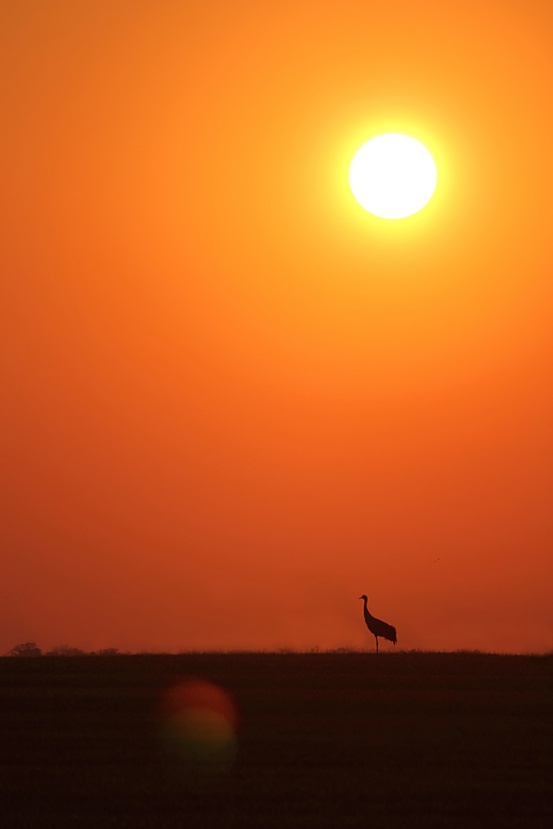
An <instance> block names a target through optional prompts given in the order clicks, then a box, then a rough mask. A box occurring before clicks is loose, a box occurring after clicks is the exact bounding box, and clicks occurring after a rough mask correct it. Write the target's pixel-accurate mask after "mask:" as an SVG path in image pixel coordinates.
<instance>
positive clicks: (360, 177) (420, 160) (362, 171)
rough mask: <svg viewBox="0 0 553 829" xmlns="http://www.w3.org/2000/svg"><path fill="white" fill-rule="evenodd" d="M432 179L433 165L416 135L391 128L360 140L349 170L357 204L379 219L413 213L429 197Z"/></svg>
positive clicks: (434, 185)
mask: <svg viewBox="0 0 553 829" xmlns="http://www.w3.org/2000/svg"><path fill="white" fill-rule="evenodd" d="M436 180H437V171H436V165H435V163H434V159H433V158H432V156H431V155H430V153H429V152H428V150H427V149H426V147H424V146H423V145H422V144H421V143H420V141H417V139H416V138H411V137H410V136H409V135H402V134H400V133H395V132H392V133H386V134H385V135H378V136H376V137H375V138H371V140H370V141H367V143H366V144H363V146H362V147H360V149H359V150H358V151H357V152H356V154H355V155H354V157H353V161H352V162H351V166H350V170H349V181H350V186H351V189H352V191H353V195H354V196H355V198H356V199H357V201H358V202H359V204H360V205H361V206H362V207H364V208H365V210H367V211H368V212H369V213H372V214H373V215H375V216H380V217H381V218H383V219H403V218H405V217H406V216H411V215H412V214H413V213H417V212H418V211H419V210H421V209H422V208H423V207H424V206H425V205H426V204H427V203H428V202H429V201H430V199H431V198H432V194H433V193H434V189H435V187H436Z"/></svg>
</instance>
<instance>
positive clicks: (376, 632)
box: [359, 593, 397, 653]
mask: <svg viewBox="0 0 553 829" xmlns="http://www.w3.org/2000/svg"><path fill="white" fill-rule="evenodd" d="M359 598H360V599H363V615H364V617H365V624H366V625H367V627H368V629H369V630H370V632H371V633H372V635H373V636H374V638H375V639H376V652H377V653H378V637H379V636H381V637H382V638H383V639H388V641H389V642H393V643H394V645H395V644H396V642H397V636H396V629H395V627H393V625H389V624H388V623H387V622H382V621H381V620H380V619H377V618H376V617H375V616H371V614H370V613H369V611H368V610H367V597H366V596H365V594H364V593H363V595H362V596H359Z"/></svg>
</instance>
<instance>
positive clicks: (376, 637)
mask: <svg viewBox="0 0 553 829" xmlns="http://www.w3.org/2000/svg"><path fill="white" fill-rule="evenodd" d="M374 638H375V639H376V653H377V654H378V636H375V637H374Z"/></svg>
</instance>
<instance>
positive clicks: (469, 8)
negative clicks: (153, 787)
mask: <svg viewBox="0 0 553 829" xmlns="http://www.w3.org/2000/svg"><path fill="white" fill-rule="evenodd" d="M0 8H1V10H0V18H1V19H0V39H1V41H2V42H1V43H0V63H1V65H2V76H3V77H4V78H7V79H8V84H7V85H5V86H4V90H3V92H2V93H1V94H2V112H3V113H5V114H4V115H3V118H2V139H1V140H2V153H1V163H2V207H1V209H2V216H1V220H2V227H3V234H2V235H3V237H4V241H3V243H2V252H1V254H0V256H1V272H2V281H3V287H4V290H3V296H4V299H3V302H2V312H3V322H2V337H3V347H2V353H3V369H2V371H3V377H2V388H3V391H4V401H5V404H4V406H3V407H2V418H3V424H2V427H3V428H2V440H3V451H2V454H3V458H4V460H3V476H2V483H3V489H4V492H3V498H2V503H3V505H4V514H3V516H2V530H3V536H4V541H3V545H2V546H3V560H2V581H3V588H2V602H1V603H0V652H5V651H6V650H7V649H8V648H10V647H12V646H13V645H15V644H16V643H17V642H22V641H27V640H34V641H36V642H37V643H38V644H40V645H41V646H42V647H44V648H48V647H51V646H53V645H57V644H62V643H68V644H71V645H74V646H79V647H83V648H87V649H92V648H98V647H107V646H115V647H119V648H122V649H132V650H141V649H172V650H179V649H187V648H204V647H206V648H219V647H222V648H236V647H238V648H272V647H296V648H303V647H311V646H319V647H321V648H325V647H339V646H344V647H347V646H351V647H363V646H365V645H366V646H368V647H371V648H372V647H373V644H374V640H373V641H371V639H370V638H369V635H368V633H367V631H366V630H365V628H364V625H363V620H362V603H361V602H359V601H358V598H357V597H358V596H359V595H360V594H361V593H367V594H368V596H369V600H370V607H371V609H372V611H373V612H374V614H375V615H377V616H380V617H381V618H384V619H386V620H387V621H389V622H391V623H393V624H395V626H396V627H397V630H398V646H399V647H402V648H421V649H456V648H479V649H483V650H504V651H542V650H549V649H551V647H552V646H553V610H552V603H551V589H552V575H553V562H552V555H551V542H552V536H553V518H552V511H551V484H552V451H551V450H552V442H553V441H552V437H553V435H552V403H553V392H552V384H551V376H552V362H553V361H552V356H553V352H552V326H551V318H552V299H553V285H552V276H553V235H552V227H553V203H552V192H553V154H552V152H551V146H552V140H553V110H552V107H551V101H552V100H553V7H551V8H550V7H549V5H548V4H547V3H544V2H542V0H502V2H495V3H494V2H467V0H452V1H451V2H447V3H444V2H443V0H417V2H414V0H394V2H389V3H385V4H384V3H380V2H378V3H377V2H374V3H373V2H370V0H306V2H300V0H294V1H293V2H292V0H278V2H277V1H276V0H275V2H273V0H263V1H261V0H259V2H254V0H250V2H245V0H232V2H231V0H201V2H200V0H187V2H180V0H163V2H159V0H115V2H114V0H80V1H79V2H78V3H76V2H74V0H48V1H47V2H44V0H4V2H3V3H2V5H1V7H0ZM389 131H397V132H407V133H409V134H412V135H414V136H415V137H418V138H419V139H420V140H422V141H423V142H424V143H425V144H426V145H427V146H428V148H429V149H430V150H431V152H432V153H433V155H434V157H435V159H436V162H437V165H438V174H439V182H438V188H437V191H436V194H435V196H434V198H433V200H432V201H431V202H430V204H429V205H428V207H427V208H425V210H423V211H422V212H421V213H419V214H417V215H416V216H413V217H411V218H409V219H405V220H401V221H397V222H390V221H386V220H381V219H376V218H374V217H371V216H370V215H369V214H368V213H366V212H364V211H363V210H362V209H361V208H360V207H359V206H358V205H357V204H356V202H355V201H354V199H353V196H352V195H351V194H350V192H349V187H348V182H347V173H348V166H349V162H350V160H351V157H352V155H353V153H354V152H355V150H356V149H357V148H358V146H359V145H360V144H362V143H363V142H364V141H366V140H368V138H370V137H371V136H372V135H375V134H377V133H378V132H389ZM383 649H384V646H383Z"/></svg>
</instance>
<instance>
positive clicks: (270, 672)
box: [0, 652, 553, 829]
mask: <svg viewBox="0 0 553 829" xmlns="http://www.w3.org/2000/svg"><path fill="white" fill-rule="evenodd" d="M189 676H196V677H200V678H202V679H204V680H207V681H209V682H211V683H215V684H216V685H217V686H219V687H220V688H223V689H224V690H225V691H226V692H227V693H228V694H229V695H230V696H231V697H232V699H233V700H234V702H235V704H236V707H237V709H238V712H239V724H238V727H237V731H236V734H237V738H236V741H237V751H236V756H235V759H234V760H233V762H230V760H229V758H228V757H227V760H228V762H226V763H223V764H222V766H223V767H222V768H219V767H217V768H215V769H213V768H211V767H209V768H208V767H205V768H204V767H202V768H201V769H198V768H197V767H196V766H195V765H194V760H193V759H192V760H191V759H190V756H188V758H187V757H186V756H184V757H183V756H181V754H179V752H178V751H175V746H174V745H172V744H171V741H170V740H167V739H166V737H164V736H163V735H164V732H165V731H166V723H165V724H164V720H163V714H162V713H160V704H161V700H162V697H163V692H164V689H166V688H167V687H170V686H171V685H172V683H174V682H176V681H178V680H179V679H182V678H186V677H189ZM0 825H1V826H2V827H6V828H7V827H53V826H54V827H59V829H65V827H82V829H86V828H87V827H136V828H137V829H142V827H152V828H153V827H156V828H159V829H163V828H164V827H182V829H186V828H187V827H206V828H208V827H212V826H213V827H218V829H225V827H244V829H246V828H247V827H319V828H320V829H323V827H377V828H378V827H408V828H409V829H413V827H428V828H429V829H432V828H433V827H436V828H438V827H439V829H447V827H459V829H460V828H461V827H463V829H466V827H505V829H509V828H510V827H513V828H514V827H520V829H533V827H544V829H545V827H548V829H549V827H551V826H553V658H552V657H551V655H548V656H499V655H487V654H479V653H453V654H440V653H420V652H395V653H388V652H381V653H380V654H379V655H378V657H377V656H376V655H375V654H364V653H307V654H304V653H211V654H182V655H177V656H175V655H137V656H114V657H95V656H88V657H66V658H60V657H40V658H35V659H32V658H31V659H29V658H27V659H23V658H3V659H0Z"/></svg>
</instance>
